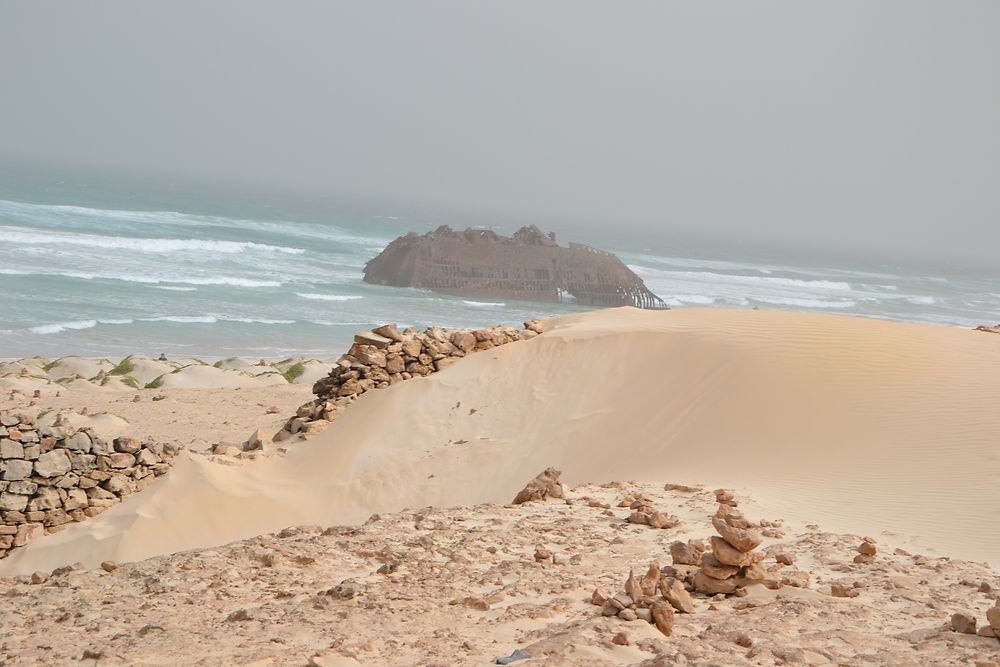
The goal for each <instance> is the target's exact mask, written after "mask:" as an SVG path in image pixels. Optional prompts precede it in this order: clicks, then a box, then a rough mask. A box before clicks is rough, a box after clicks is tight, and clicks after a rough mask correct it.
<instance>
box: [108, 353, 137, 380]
mask: <svg viewBox="0 0 1000 667" xmlns="http://www.w3.org/2000/svg"><path fill="white" fill-rule="evenodd" d="M134 370H135V364H133V363H132V356H131V355H129V356H127V357H125V358H124V359H122V360H121V361H119V362H118V365H117V366H115V367H114V368H112V369H111V370H110V371H108V375H128V374H129V373H131V372H132V371H134Z"/></svg>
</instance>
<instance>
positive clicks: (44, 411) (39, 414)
mask: <svg viewBox="0 0 1000 667" xmlns="http://www.w3.org/2000/svg"><path fill="white" fill-rule="evenodd" d="M50 412H52V410H51V409H49V410H42V411H41V412H39V413H38V415H37V416H36V417H35V420H36V421H37V420H39V419H41V418H42V417H44V416H45V415H47V414H49V413H50Z"/></svg>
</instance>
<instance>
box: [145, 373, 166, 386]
mask: <svg viewBox="0 0 1000 667" xmlns="http://www.w3.org/2000/svg"><path fill="white" fill-rule="evenodd" d="M165 375H166V373H164V374H163V375H160V376H158V377H157V378H156V379H154V380H153V381H152V382H147V383H146V389H159V388H160V387H162V386H163V378H164V376H165Z"/></svg>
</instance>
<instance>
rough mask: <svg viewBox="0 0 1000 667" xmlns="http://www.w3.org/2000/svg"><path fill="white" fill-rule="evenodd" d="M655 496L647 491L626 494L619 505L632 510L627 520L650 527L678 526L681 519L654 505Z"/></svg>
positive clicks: (665, 527)
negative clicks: (661, 510)
mask: <svg viewBox="0 0 1000 667" xmlns="http://www.w3.org/2000/svg"><path fill="white" fill-rule="evenodd" d="M653 500H654V499H653V497H652V496H650V495H649V494H646V493H640V494H638V495H626V496H625V497H624V498H622V499H621V500H620V501H619V502H618V507H628V508H629V509H631V510H632V513H631V514H629V515H628V516H627V517H626V518H625V521H626V522H627V523H636V524H639V525H641V526H649V527H650V528H660V529H667V528H676V527H677V526H678V525H679V524H680V522H681V520H680V519H678V518H677V517H676V516H673V515H672V514H667V513H666V512H660V511H659V510H657V509H656V508H655V507H653Z"/></svg>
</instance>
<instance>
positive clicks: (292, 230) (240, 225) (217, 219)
mask: <svg viewBox="0 0 1000 667" xmlns="http://www.w3.org/2000/svg"><path fill="white" fill-rule="evenodd" d="M0 215H3V217H6V218H13V219H18V218H27V219H28V220H30V221H31V222H42V223H51V222H53V221H56V222H61V221H64V220H68V221H73V222H76V221H79V220H81V219H90V220H96V221H101V222H104V221H107V220H112V221H117V222H121V223H129V222H132V223H140V224H142V225H146V226H161V227H163V226H174V227H178V226H180V227H189V228H190V227H200V228H204V227H216V228H218V227H226V228H230V229H240V230H257V231H261V232H267V233H278V234H280V235H282V236H296V237H301V238H309V239H318V240H325V241H331V242H334V243H344V244H350V245H360V246H364V247H365V248H368V249H371V248H378V249H379V250H381V248H383V247H385V245H386V244H387V243H388V242H389V241H390V239H387V238H382V237H371V236H358V235H357V234H352V233H351V232H349V231H347V230H345V229H343V228H341V227H337V226H334V225H330V224H317V223H306V222H291V221H286V220H247V219H243V218H230V217H226V216H219V215H208V214H197V213H181V212H179V211H131V210H123V209H102V208H88V207H86V206H64V205H60V204H29V203H26V202H15V201H9V200H0ZM294 250H299V249H297V248H296V249H294ZM300 252H301V251H300Z"/></svg>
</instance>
